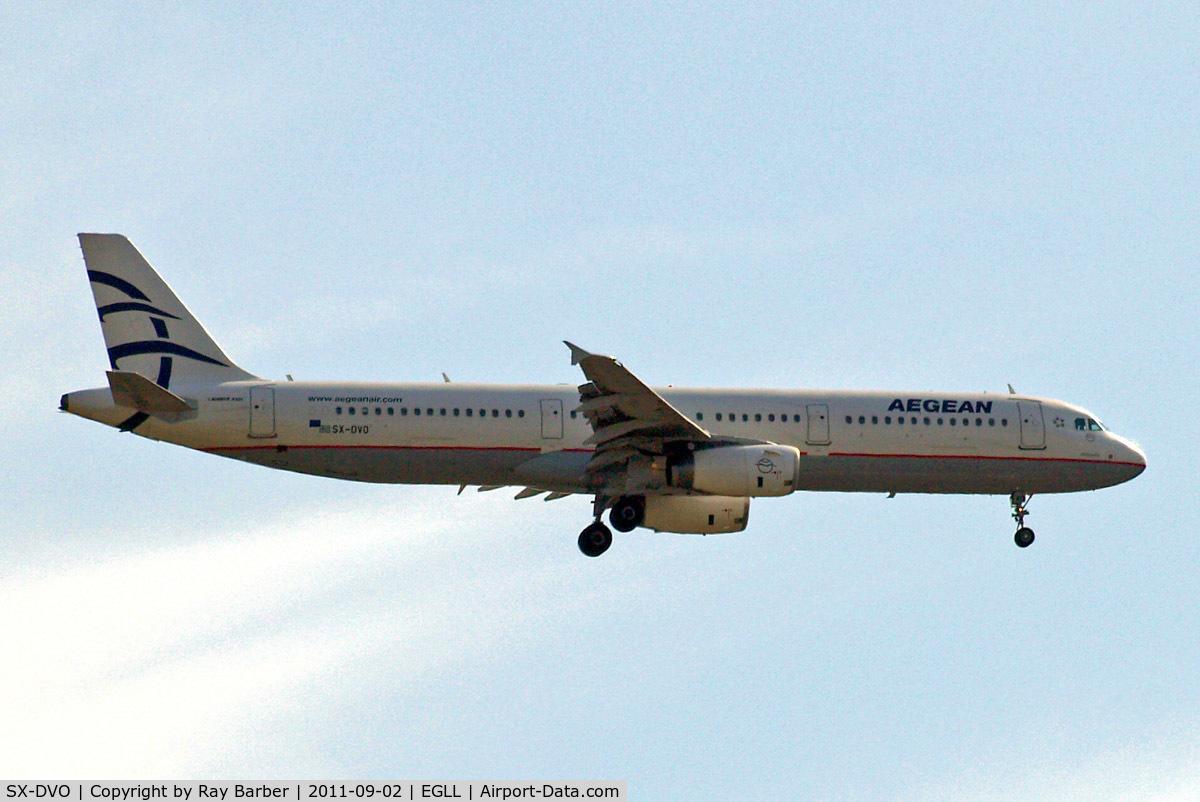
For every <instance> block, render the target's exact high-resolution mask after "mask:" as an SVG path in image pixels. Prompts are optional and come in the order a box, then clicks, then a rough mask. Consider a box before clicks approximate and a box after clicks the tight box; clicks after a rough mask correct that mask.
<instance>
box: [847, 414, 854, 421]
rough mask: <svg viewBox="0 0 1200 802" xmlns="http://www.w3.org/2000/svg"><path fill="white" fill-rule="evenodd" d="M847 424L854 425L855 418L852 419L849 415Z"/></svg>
mask: <svg viewBox="0 0 1200 802" xmlns="http://www.w3.org/2000/svg"><path fill="white" fill-rule="evenodd" d="M846 423H854V418H852V417H850V416H849V415H847V416H846Z"/></svg>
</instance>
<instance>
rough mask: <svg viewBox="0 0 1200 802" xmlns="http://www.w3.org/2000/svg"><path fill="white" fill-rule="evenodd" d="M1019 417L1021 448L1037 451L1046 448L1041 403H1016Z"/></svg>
mask: <svg viewBox="0 0 1200 802" xmlns="http://www.w3.org/2000/svg"><path fill="white" fill-rule="evenodd" d="M1017 413H1018V414H1019V415H1020V416H1021V448H1023V449H1026V450H1038V449H1043V448H1045V447H1046V424H1045V422H1044V421H1043V420H1042V402H1041V401H1018V402H1017Z"/></svg>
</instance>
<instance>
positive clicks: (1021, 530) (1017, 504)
mask: <svg viewBox="0 0 1200 802" xmlns="http://www.w3.org/2000/svg"><path fill="white" fill-rule="evenodd" d="M1030 498H1031V496H1027V495H1025V494H1024V493H1021V492H1019V491H1018V492H1016V493H1013V494H1012V495H1011V496H1009V497H1008V501H1009V503H1010V504H1011V505H1012V510H1013V515H1012V517H1013V520H1014V521H1016V522H1017V534H1016V535H1015V536H1014V537H1013V540H1015V541H1016V542H1017V545H1018V546H1020V547H1021V548H1023V549H1027V548H1029V544H1030V543H1032V542H1033V530H1032V529H1030V528H1029V527H1028V526H1026V525H1025V516H1027V515H1028V514H1029V509H1028V507H1029V499H1030Z"/></svg>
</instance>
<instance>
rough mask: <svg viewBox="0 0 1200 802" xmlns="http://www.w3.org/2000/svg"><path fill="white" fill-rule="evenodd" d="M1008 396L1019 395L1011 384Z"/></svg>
mask: <svg viewBox="0 0 1200 802" xmlns="http://www.w3.org/2000/svg"><path fill="white" fill-rule="evenodd" d="M1008 394H1009V395H1016V394H1017V391H1016V390H1014V389H1013V388H1012V385H1011V384H1010V385H1008Z"/></svg>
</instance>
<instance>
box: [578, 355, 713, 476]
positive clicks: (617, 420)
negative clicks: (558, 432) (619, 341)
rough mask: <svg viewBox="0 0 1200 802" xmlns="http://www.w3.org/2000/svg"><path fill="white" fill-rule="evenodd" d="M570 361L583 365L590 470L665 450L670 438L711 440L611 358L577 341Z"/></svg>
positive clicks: (582, 393) (581, 395) (581, 389)
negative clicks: (588, 425)
mask: <svg viewBox="0 0 1200 802" xmlns="http://www.w3.org/2000/svg"><path fill="white" fill-rule="evenodd" d="M567 347H568V348H570V349H571V363H572V364H575V365H579V367H580V368H582V369H583V375H584V376H586V377H587V379H588V381H587V383H586V384H582V385H580V387H579V398H580V401H581V403H580V405H579V411H580V412H582V413H583V415H584V417H586V418H587V419H588V423H590V424H591V425H592V436H591V437H589V438H588V441H587V442H588V444H589V445H595V446H596V451H595V453H594V454H593V455H592V459H591V462H590V463H589V464H588V467H587V469H586V471H587V473H589V474H593V475H594V474H597V473H599V472H601V471H605V470H607V469H614V470H615V469H616V468H617V467H618V466H620V465H622V464H624V463H626V462H627V461H628V460H629V459H631V458H635V457H638V456H639V455H643V454H661V453H663V450H664V447H665V446H666V444H667V443H668V442H679V441H683V440H691V441H708V440H711V439H712V436H711V435H710V434H709V433H708V432H707V431H705V430H704V429H702V428H701V427H700V426H699V425H697V424H696V423H695V422H694V421H692V419H691V418H689V417H687V416H686V415H684V414H683V413H682V412H680V411H679V410H677V409H675V407H673V406H671V405H670V404H669V403H668V402H667V401H666V399H664V398H663V397H662V396H661V395H659V394H658V393H656V392H654V390H652V389H650V388H649V387H647V386H646V384H644V383H643V382H642V380H641V379H639V378H638V377H637V376H634V375H633V374H632V373H630V372H629V370H628V369H627V368H626V367H625V366H624V365H622V364H621V363H620V362H618V361H617V360H615V359H613V358H612V357H611V356H600V355H599V354H590V353H588V352H587V351H585V350H583V349H582V348H580V347H579V346H577V345H575V344H573V343H569V342H568V343H567Z"/></svg>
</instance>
